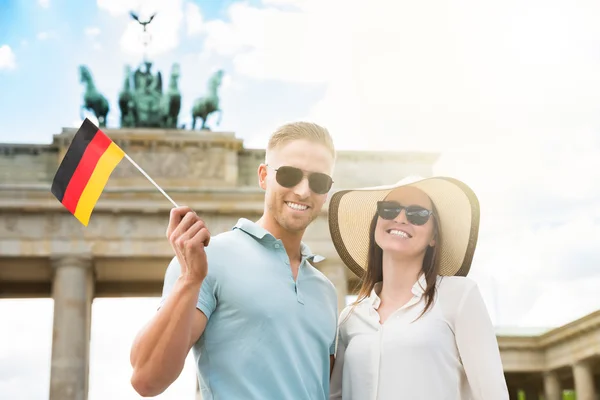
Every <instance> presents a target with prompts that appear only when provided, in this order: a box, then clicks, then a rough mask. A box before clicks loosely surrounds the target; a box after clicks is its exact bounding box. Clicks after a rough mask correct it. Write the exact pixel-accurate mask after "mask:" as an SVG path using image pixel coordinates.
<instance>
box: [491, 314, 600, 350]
mask: <svg viewBox="0 0 600 400" xmlns="http://www.w3.org/2000/svg"><path fill="white" fill-rule="evenodd" d="M598 330H600V310H599V311H596V312H593V313H591V314H588V315H586V316H584V317H582V318H580V319H577V320H575V321H572V322H570V323H568V324H565V325H562V326H560V327H558V328H554V329H552V330H549V331H548V332H545V333H542V334H540V335H536V336H513V335H502V334H499V335H497V337H498V343H499V345H500V348H501V349H503V350H525V349H527V350H544V349H547V348H550V347H552V346H555V345H557V344H559V343H562V342H565V341H568V340H570V339H573V338H575V337H577V336H581V335H582V334H585V333H588V332H597V331H598Z"/></svg>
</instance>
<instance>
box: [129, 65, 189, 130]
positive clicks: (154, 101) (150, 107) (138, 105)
mask: <svg viewBox="0 0 600 400" xmlns="http://www.w3.org/2000/svg"><path fill="white" fill-rule="evenodd" d="M151 69H152V63H151V62H149V61H146V62H144V63H143V65H142V66H140V68H138V69H136V71H135V72H134V73H132V72H131V67H130V66H126V67H125V80H124V83H123V89H122V90H121V93H120V94H119V108H120V109H121V127H123V128H135V127H143V128H171V129H175V128H177V119H178V117H179V111H180V109H181V93H180V92H179V88H178V81H179V76H180V72H179V64H177V63H175V64H173V67H172V70H171V78H170V81H169V87H168V90H167V93H166V94H163V87H162V75H161V73H160V72H158V73H157V74H156V75H154V74H153V73H152V71H151Z"/></svg>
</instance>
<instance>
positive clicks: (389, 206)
mask: <svg viewBox="0 0 600 400" xmlns="http://www.w3.org/2000/svg"><path fill="white" fill-rule="evenodd" d="M402 210H406V219H407V220H408V222H410V223H411V224H413V225H424V224H426V223H427V221H429V217H431V216H432V215H433V211H431V210H428V209H426V208H424V207H421V206H406V207H405V206H403V205H400V203H397V202H395V201H378V202H377V215H379V216H380V217H381V218H382V219H387V220H392V219H394V218H396V217H397V216H398V215H400V213H401V212H402Z"/></svg>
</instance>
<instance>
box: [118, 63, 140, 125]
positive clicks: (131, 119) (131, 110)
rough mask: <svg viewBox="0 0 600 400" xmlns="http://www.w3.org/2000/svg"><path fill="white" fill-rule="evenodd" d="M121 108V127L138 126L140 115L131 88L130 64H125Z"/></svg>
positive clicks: (120, 95)
mask: <svg viewBox="0 0 600 400" xmlns="http://www.w3.org/2000/svg"><path fill="white" fill-rule="evenodd" d="M119 108H120V109H121V128H133V127H135V126H137V121H138V115H137V109H136V107H135V98H134V95H133V90H132V89H131V67H130V66H129V65H126V66H125V79H124V81H123V89H122V90H121V93H119Z"/></svg>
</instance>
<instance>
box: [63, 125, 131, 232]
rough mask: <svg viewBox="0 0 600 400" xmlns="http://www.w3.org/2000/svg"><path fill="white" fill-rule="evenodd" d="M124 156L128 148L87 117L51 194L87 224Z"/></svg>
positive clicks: (76, 135)
mask: <svg viewBox="0 0 600 400" xmlns="http://www.w3.org/2000/svg"><path fill="white" fill-rule="evenodd" d="M124 156H125V152H124V151H123V150H122V149H121V148H120V147H119V146H117V145H116V144H115V143H114V142H113V141H112V140H111V139H110V138H109V137H108V136H106V134H104V132H102V131H101V130H100V129H98V127H96V126H95V125H94V123H93V122H91V121H90V120H89V119H87V118H86V119H85V121H83V124H81V127H80V128H79V130H78V131H77V133H75V136H74V137H73V141H72V142H71V145H70V146H69V149H68V150H67V153H66V154H65V157H64V158H63V160H62V162H61V163H60V166H59V167H58V170H57V171H56V175H55V176H54V180H53V181H52V189H51V190H52V194H53V195H54V196H55V197H56V198H57V199H58V201H60V202H61V203H62V205H63V206H65V208H66V209H67V210H69V211H70V212H71V214H73V215H74V216H75V218H77V219H78V220H79V222H81V223H82V224H83V225H84V226H87V225H88V222H89V220H90V215H91V214H92V211H93V210H94V207H95V205H96V202H97V201H98V199H99V198H100V195H101V194H102V191H103V190H104V187H105V186H106V183H107V182H108V178H109V177H110V174H111V173H112V172H113V170H114V169H115V168H116V166H117V165H118V164H119V162H121V160H122V159H123V157H124Z"/></svg>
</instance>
